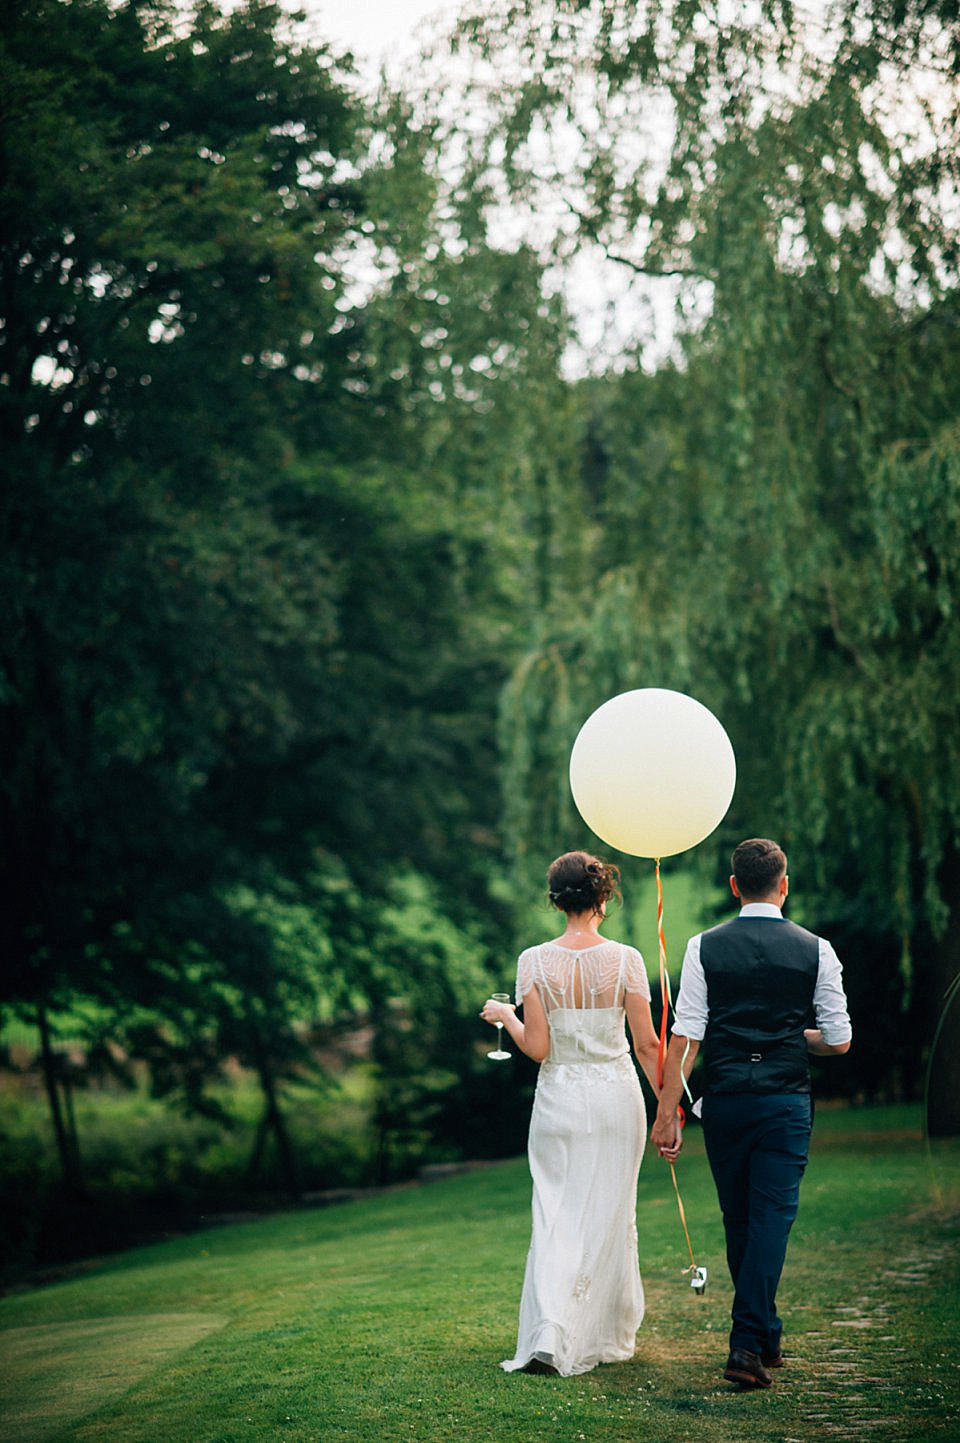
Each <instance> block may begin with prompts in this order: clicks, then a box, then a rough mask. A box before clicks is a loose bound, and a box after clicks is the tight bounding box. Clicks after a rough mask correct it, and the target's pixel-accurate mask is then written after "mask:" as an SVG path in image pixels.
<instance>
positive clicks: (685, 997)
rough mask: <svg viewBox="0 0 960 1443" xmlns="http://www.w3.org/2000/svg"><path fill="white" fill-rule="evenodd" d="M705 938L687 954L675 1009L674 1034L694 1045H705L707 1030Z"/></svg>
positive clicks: (691, 944) (696, 941)
mask: <svg viewBox="0 0 960 1443" xmlns="http://www.w3.org/2000/svg"><path fill="white" fill-rule="evenodd" d="M702 935H703V933H702V932H698V933H697V935H696V937H691V938H690V941H689V942H688V943H687V950H686V952H685V953H684V954H683V966H682V968H681V969H680V991H679V992H678V993H677V1002H676V1006H675V1007H674V1009H673V1027H672V1028H671V1031H673V1032H677V1033H679V1034H680V1036H681V1037H689V1038H691V1039H692V1040H693V1041H694V1042H702V1041H703V1036H704V1033H705V1032H706V1030H707V1016H708V1010H707V979H706V977H705V976H704V975H703V964H702V963H701V961H700V938H701V937H702ZM841 996H842V993H841Z"/></svg>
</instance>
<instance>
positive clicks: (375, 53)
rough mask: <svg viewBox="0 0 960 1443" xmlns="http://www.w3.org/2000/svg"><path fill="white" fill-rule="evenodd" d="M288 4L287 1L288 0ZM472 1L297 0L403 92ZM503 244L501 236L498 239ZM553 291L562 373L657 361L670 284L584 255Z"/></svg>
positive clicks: (326, 32)
mask: <svg viewBox="0 0 960 1443" xmlns="http://www.w3.org/2000/svg"><path fill="white" fill-rule="evenodd" d="M289 3H293V0H289ZM468 3H470V4H472V3H475V0H300V4H301V5H302V8H303V9H305V10H306V12H307V13H308V14H309V15H311V16H312V17H314V18H315V20H316V22H317V26H318V29H319V31H320V36H319V38H321V39H325V40H329V41H331V42H332V43H333V44H334V45H337V46H342V47H343V48H344V49H348V50H351V51H352V52H353V55H354V58H355V60H356V64H357V69H358V71H359V73H360V76H361V77H362V79H363V80H364V81H365V82H366V83H367V84H369V85H371V86H373V84H374V83H375V81H376V77H377V76H378V74H379V72H380V68H381V66H383V65H385V66H386V67H387V70H388V72H389V74H390V78H391V80H392V81H393V82H394V84H397V85H399V86H400V87H401V88H402V87H403V71H404V66H405V65H410V64H411V63H412V62H414V61H415V59H416V56H417V54H418V52H419V51H420V49H421V48H422V45H423V42H424V39H425V35H426V32H427V31H428V30H429V29H435V28H439V27H440V25H441V23H444V24H445V26H446V28H452V26H453V23H454V21H455V20H456V17H457V15H458V13H460V12H461V11H462V10H464V9H466V8H467V5H468ZM497 239H499V242H500V243H501V244H509V243H511V242H509V241H508V240H507V239H506V236H501V237H497ZM549 284H550V285H552V286H560V287H561V288H562V289H563V291H564V292H565V294H566V298H567V303H568V305H569V306H570V308H571V310H572V312H573V314H574V316H575V318H576V326H577V332H578V335H579V338H580V341H579V344H573V345H572V346H571V347H570V348H569V350H568V352H567V357H566V366H565V369H566V370H567V371H568V373H569V374H571V375H581V374H583V373H584V372H585V371H587V370H591V369H596V368H598V367H599V368H603V366H604V365H606V364H607V363H608V361H607V358H608V357H610V356H612V355H616V354H618V353H619V352H620V350H621V347H623V346H627V347H628V348H629V349H632V347H633V345H634V344H635V343H636V342H637V341H640V342H642V343H643V344H644V349H645V361H646V362H647V363H648V364H649V363H650V362H651V361H653V359H654V358H656V357H659V356H662V354H663V352H664V350H665V349H666V348H667V347H669V344H670V338H671V336H672V334H673V319H672V306H673V301H672V297H673V291H674V283H673V282H672V281H658V282H653V283H650V284H648V285H646V286H643V287H641V286H639V285H638V284H637V282H636V280H635V278H634V277H632V276H631V274H630V273H629V272H628V271H626V270H625V269H624V268H623V267H621V266H617V265H615V264H613V263H611V262H607V261H604V260H602V259H601V257H600V256H599V253H594V254H589V253H586V252H584V253H583V254H581V256H580V257H579V259H578V260H577V261H576V262H574V263H573V264H572V265H571V266H570V267H569V268H568V270H567V272H566V273H565V275H564V277H563V278H562V279H561V277H560V275H559V274H554V275H552V276H551V277H550V278H549Z"/></svg>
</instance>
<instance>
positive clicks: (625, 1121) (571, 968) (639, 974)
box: [500, 942, 650, 1377]
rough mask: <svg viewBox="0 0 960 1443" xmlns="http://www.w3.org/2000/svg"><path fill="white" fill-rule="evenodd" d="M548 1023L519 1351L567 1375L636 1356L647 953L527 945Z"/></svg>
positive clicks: (605, 946)
mask: <svg viewBox="0 0 960 1443" xmlns="http://www.w3.org/2000/svg"><path fill="white" fill-rule="evenodd" d="M533 987H535V988H536V989H537V992H538V993H539V994H540V998H541V1000H542V1002H543V1006H544V1010H545V1011H546V1014H547V1019H548V1021H549V1024H550V1051H549V1053H548V1055H547V1057H546V1058H545V1060H544V1061H543V1062H542V1063H541V1066H540V1075H539V1077H538V1079H537V1090H536V1096H535V1098H534V1103H533V1114H532V1116H531V1119H530V1139H529V1145H528V1151H529V1158H530V1173H531V1176H532V1178H533V1232H532V1236H531V1240H530V1251H529V1253H528V1255H527V1267H526V1273H525V1275H524V1279H523V1296H522V1298H521V1300H520V1326H519V1333H518V1336H517V1351H516V1354H515V1356H514V1357H513V1358H511V1359H510V1360H509V1361H507V1362H504V1363H501V1365H500V1366H501V1367H502V1368H504V1369H506V1371H507V1372H508V1373H509V1372H515V1371H517V1370H518V1369H521V1368H524V1367H526V1365H527V1364H528V1363H529V1362H530V1361H531V1360H532V1359H534V1358H536V1359H539V1361H540V1362H541V1363H548V1364H551V1365H552V1366H553V1367H554V1368H556V1370H557V1372H558V1373H560V1374H562V1375H563V1376H564V1377H567V1376H570V1375H571V1374H574V1373H586V1372H588V1371H589V1370H590V1369H591V1368H593V1367H595V1366H596V1364H597V1363H613V1362H622V1361H624V1360H625V1359H627V1358H632V1357H633V1351H634V1344H635V1339H636V1332H637V1329H638V1328H639V1326H640V1323H641V1320H642V1318H643V1285H642V1283H641V1281H640V1269H639V1265H638V1261H637V1227H636V1209H637V1174H638V1172H639V1169H640V1161H641V1158H642V1157H643V1147H644V1142H645V1139H646V1115H645V1112H644V1106H643V1097H642V1094H641V1091H640V1082H639V1079H638V1077H637V1073H636V1069H635V1068H634V1065H633V1061H632V1059H631V1057H630V1051H629V1048H628V1045H627V1038H626V1031H625V1028H624V1016H625V1014H624V994H625V993H626V992H639V993H641V994H642V995H643V996H644V997H647V998H649V996H650V984H649V982H648V981H647V974H646V969H645V968H644V965H643V959H642V957H641V956H640V953H639V952H638V951H637V950H636V949H635V948H633V947H625V946H623V945H622V944H621V943H619V942H601V943H599V944H598V945H596V946H593V947H587V948H585V949H583V950H580V951H573V950H572V949H570V948H566V947H562V946H559V945H558V944H557V943H554V942H545V943H543V945H542V946H540V947H530V948H528V949H527V950H526V951H525V952H523V953H521V955H520V960H519V963H518V967H517V1002H518V1004H520V1003H522V1001H523V998H524V997H525V996H527V995H528V993H529V992H530V990H531V988H533Z"/></svg>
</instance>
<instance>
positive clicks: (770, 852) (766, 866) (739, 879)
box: [730, 837, 787, 898]
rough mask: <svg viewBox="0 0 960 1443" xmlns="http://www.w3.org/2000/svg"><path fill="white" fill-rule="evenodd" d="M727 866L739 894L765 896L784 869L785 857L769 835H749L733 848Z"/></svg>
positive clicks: (771, 889)
mask: <svg viewBox="0 0 960 1443" xmlns="http://www.w3.org/2000/svg"><path fill="white" fill-rule="evenodd" d="M730 870H731V871H732V872H733V875H734V877H735V879H736V883H737V887H738V889H739V891H740V895H741V897H746V898H751V897H766V896H768V895H769V893H770V892H772V891H773V889H774V887H775V886H776V885H777V883H778V882H779V881H780V878H781V877H782V876H783V874H784V872H785V871H786V870H787V858H786V855H785V853H784V851H783V848H782V847H780V846H778V845H777V843H776V842H771V841H770V838H769V837H750V838H749V840H747V841H746V842H741V843H740V845H739V847H736V848H735V849H734V853H733V856H732V857H731V858H730Z"/></svg>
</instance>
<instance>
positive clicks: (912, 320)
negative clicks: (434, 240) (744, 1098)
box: [461, 0, 960, 1131]
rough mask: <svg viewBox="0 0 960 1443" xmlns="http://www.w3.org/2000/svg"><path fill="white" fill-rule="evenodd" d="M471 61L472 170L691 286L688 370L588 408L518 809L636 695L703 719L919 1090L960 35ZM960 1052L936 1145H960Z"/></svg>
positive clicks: (943, 775) (569, 48)
mask: <svg viewBox="0 0 960 1443" xmlns="http://www.w3.org/2000/svg"><path fill="white" fill-rule="evenodd" d="M461 37H462V43H463V44H465V45H470V46H472V47H474V48H475V49H476V50H477V51H478V52H479V53H480V54H481V55H482V57H483V59H484V61H485V62H489V61H491V60H494V59H495V60H496V64H497V73H498V74H499V75H500V76H501V77H502V78H503V84H502V87H501V88H500V89H499V90H496V89H495V90H494V92H493V95H492V98H491V101H490V104H491V119H490V125H489V127H488V129H487V130H486V131H485V133H484V134H483V135H482V136H481V137H480V138H479V139H478V141H477V142H476V144H475V145H474V146H473V147H472V149H471V152H470V156H469V162H468V164H469V167H471V168H472V170H471V173H472V174H475V175H479V174H482V173H483V172H484V170H485V169H486V170H487V171H489V170H491V169H492V168H495V167H496V163H497V156H498V155H500V156H502V162H501V163H500V164H499V167H498V173H499V175H500V177H501V181H500V185H501V189H502V190H503V191H504V192H506V191H508V190H509V191H510V192H511V193H513V194H515V195H517V196H518V197H520V198H521V199H522V200H526V201H527V202H528V203H529V204H530V205H531V207H534V206H538V205H539V206H541V207H543V206H544V203H545V199H546V198H547V197H548V196H550V195H554V196H555V195H556V194H557V192H558V191H559V192H560V193H561V194H562V195H563V196H564V197H565V199H566V201H567V202H568V205H567V210H568V212H569V213H570V214H571V215H573V216H574V218H575V226H574V225H571V226H568V227H567V228H566V229H564V230H561V232H560V233H559V238H558V241H557V249H558V251H559V252H560V253H563V252H564V250H567V251H569V249H570V248H571V247H573V246H576V245H583V244H589V245H593V246H597V247H600V248H601V249H602V250H603V251H604V252H605V253H606V254H607V255H609V256H612V257H615V258H617V259H620V260H621V261H622V262H623V263H624V264H625V265H627V266H628V267H630V268H631V269H632V270H633V271H635V272H636V273H637V274H638V275H639V276H641V277H645V278H648V279H649V278H657V277H669V278H671V279H672V283H674V284H676V285H677V286H678V287H679V291H678V295H679V302H680V305H679V318H680V331H679V336H680V341H681V346H682V349H681V350H680V352H679V354H678V356H677V357H676V358H675V360H674V361H673V362H672V363H670V364H667V365H665V366H663V367H662V368H661V370H660V373H659V374H658V375H656V376H654V377H645V376H643V375H641V374H634V375H627V376H625V377H624V378H623V380H622V381H620V382H612V381H611V382H606V383H597V384H596V385H595V386H594V387H593V389H592V391H591V393H590V394H589V395H588V396H587V397H585V399H586V402H587V406H588V408H589V409H588V419H587V422H586V427H587V435H588V438H589V443H590V448H591V449H590V451H589V453H588V454H589V461H590V468H591V474H592V475H593V477H594V480H595V484H596V486H597V487H598V489H599V492H600V497H601V501H600V510H601V515H600V526H599V530H598V536H597V541H596V547H595V551H594V555H595V557H596V562H597V566H598V571H599V573H600V579H599V580H598V581H597V582H596V583H595V584H594V586H593V587H592V588H591V590H592V597H591V598H590V599H589V600H588V602H587V610H588V616H587V619H585V620H584V621H583V622H582V623H579V624H574V625H568V626H563V625H557V626H555V627H554V629H553V631H552V633H551V634H550V635H548V636H547V637H546V638H545V640H544V643H543V645H542V646H540V647H539V648H537V649H536V650H535V651H534V652H533V653H532V654H531V656H530V658H529V659H528V660H527V661H526V662H525V663H524V664H523V666H522V667H521V669H520V670H519V671H518V672H517V674H516V676H515V679H514V681H513V683H512V684H511V689H510V691H509V693H508V696H507V703H506V718H507V728H508V730H507V738H508V750H509V756H510V776H511V782H512V791H513V793H514V794H517V793H519V794H520V795H524V779H527V778H529V777H530V776H531V775H532V774H533V773H535V772H537V771H543V770H545V768H544V766H543V765H542V763H543V762H545V761H546V759H547V757H548V756H549V757H550V758H551V760H552V770H553V772H554V773H555V774H556V773H558V772H559V771H560V770H561V768H562V761H563V760H565V753H566V751H567V749H568V747H569V744H570V740H571V738H572V736H573V735H574V734H575V730H576V727H577V726H578V725H579V723H580V721H582V719H583V718H584V717H585V715H586V714H587V713H588V712H589V710H590V709H591V707H592V706H594V705H596V704H597V702H598V701H599V700H601V699H602V698H603V697H604V696H605V695H608V694H609V693H610V692H611V691H615V690H618V689H620V688H621V687H624V686H630V685H643V684H659V685H674V686H677V687H679V688H681V689H683V690H688V691H692V692H693V693H694V694H695V695H697V696H698V697H700V698H701V699H702V700H703V701H705V702H706V703H707V704H708V705H710V706H712V707H713V709H714V710H715V711H717V712H718V714H719V715H720V716H721V717H722V719H723V720H724V722H725V724H726V725H727V727H728V729H729V730H730V732H731V735H732V737H733V740H734V744H735V747H736V750H737V753H738V757H739V759H740V779H739V784H738V792H737V797H736V800H735V804H734V810H733V811H732V812H731V816H730V822H729V828H728V831H729V830H742V829H743V828H744V827H746V828H747V829H748V830H749V831H751V832H754V833H756V832H761V833H762V832H764V831H768V832H771V833H773V834H774V835H781V836H783V837H784V839H785V842H786V845H787V847H788V850H789V851H790V853H791V857H792V858H793V860H794V865H795V867H796V871H797V874H798V875H799V876H800V877H802V878H803V885H804V888H805V889H808V891H809V894H810V899H809V904H808V911H807V914H806V915H807V916H808V917H809V918H811V919H816V920H819V921H820V922H822V923H824V924H825V925H830V924H836V927H838V928H840V930H841V932H842V934H843V938H844V940H845V942H846V945H847V955H848V957H849V958H850V959H851V974H852V981H853V985H854V989H855V990H857V991H859V992H862V993H863V994H864V995H865V996H866V995H867V989H868V987H870V988H872V989H873V993H872V995H873V996H876V995H877V992H878V990H880V991H882V994H883V995H884V996H885V997H886V998H888V999H889V1000H890V1003H891V1004H892V1006H893V1008H894V1009H895V1010H894V1015H893V1016H892V1017H890V1016H889V1014H888V1025H887V1029H886V1032H885V1034H884V1038H883V1043H882V1044H881V1047H880V1049H879V1050H878V1052H877V1054H876V1055H875V1056H874V1057H873V1058H871V1060H870V1063H869V1066H866V1067H865V1074H866V1075H870V1076H873V1078H874V1079H876V1077H877V1075H878V1072H879V1064H880V1059H881V1054H882V1050H883V1048H884V1047H888V1046H889V1044H891V1043H892V1045H893V1049H894V1052H895V1054H896V1057H897V1066H898V1068H899V1083H900V1085H903V1086H906V1087H908V1088H909V1089H910V1090H913V1091H916V1089H917V1086H918V1082H919V1077H918V1071H919V1066H918V1064H919V1053H920V1048H919V1047H918V1046H917V1043H918V1042H921V1041H922V1042H923V1043H925V1044H926V1045H927V1046H929V1043H930V1039H931V1038H932V1036H933V1032H934V1029H935V1027H936V1025H937V1022H938V1019H939V1017H940V1012H941V1008H942V1006H943V1003H944V999H945V995H946V992H947V988H948V986H949V984H950V982H951V980H952V978H953V976H954V974H955V971H956V967H957V957H956V954H955V950H954V947H953V943H952V940H951V939H952V938H953V937H955V936H956V933H957V924H958V921H960V918H958V917H957V914H956V905H957V895H958V892H957V881H956V876H955V873H956V861H957V838H958V835H960V792H958V790H957V788H956V787H955V786H954V785H953V784H952V783H951V782H950V781H949V780H947V778H948V777H950V776H953V775H954V772H953V770H952V768H951V766H950V763H951V761H952V760H953V755H954V746H955V728H954V725H953V722H952V721H951V718H952V717H953V716H955V714H956V710H957V705H958V702H960V697H958V695H957V693H956V688H955V679H956V677H957V676H958V675H960V669H958V661H960V657H958V652H957V645H958V634H957V630H956V622H955V616H954V611H955V597H956V577H955V572H954V563H953V561H952V560H951V559H950V557H951V556H952V555H955V551H953V550H951V548H952V547H954V546H955V536H954V530H953V526H954V522H953V517H954V513H955V510H956V505H957V490H956V478H957V459H956V458H957V429H956V425H957V417H958V415H960V392H958V386H957V377H958V374H960V371H958V367H957V342H956V336H957V329H956V316H957V273H958V259H960V253H958V246H957V231H956V225H955V207H956V197H957V194H958V181H960V176H958V161H957V157H958V154H960V147H958V145H957V138H958V133H960V113H958V108H957V103H956V96H957V91H956V86H955V85H952V86H951V83H950V79H951V76H952V77H954V78H955V77H956V74H957V68H958V38H960V32H958V27H957V24H956V16H955V13H954V11H953V9H952V7H946V6H928V5H917V6H912V5H899V6H896V7H890V6H887V5H883V4H881V5H876V6H871V7H869V8H868V10H867V11H864V9H863V7H859V6H858V7H856V8H854V7H852V6H846V5H839V6H836V7H834V8H833V9H832V10H831V11H830V12H827V14H826V16H825V18H824V21H823V25H822V26H820V25H819V24H814V25H811V24H809V23H808V21H807V17H806V14H805V12H804V13H803V14H801V12H799V11H795V10H794V9H793V8H792V7H790V6H781V5H778V4H773V5H762V6H760V7H758V9H757V13H756V15H752V16H751V17H750V20H749V23H748V22H747V21H746V19H744V20H743V21H739V20H731V21H728V20H727V19H726V18H723V17H718V15H717V14H716V13H715V12H714V11H713V10H711V9H709V7H703V6H673V7H669V8H668V9H667V10H666V11H664V10H663V8H662V7H646V6H644V5H639V4H635V3H632V0H631V3H626V0H625V3H623V4H615V5H602V6H601V5H599V4H597V5H592V4H587V5H582V4H575V5H574V4H566V3H521V4H516V5H510V6H503V7H499V8H497V9H495V10H494V11H493V12H492V13H489V14H484V15H483V16H479V15H478V16H476V17H475V18H473V19H468V20H467V21H466V22H465V23H464V25H463V26H462V27H461ZM484 73H486V72H484ZM514 82H516V83H514ZM658 107H659V110H658ZM658 113H659V114H660V115H661V116H663V117H664V118H665V120H666V122H667V135H668V138H667V141H666V143H663V142H660V141H658V140H657V138H656V137H654V136H650V134H649V128H648V129H647V130H645V129H644V127H643V124H642V121H643V118H644V116H645V115H646V116H649V115H652V114H658ZM571 129H574V130H575V131H576V135H577V140H578V145H577V147H576V148H575V149H574V151H573V155H572V159H571V160H570V162H569V165H568V166H567V167H566V169H561V168H560V167H559V166H552V165H551V159H550V157H551V151H550V142H551V140H557V139H558V137H559V139H561V140H562V139H563V136H564V135H565V134H569V132H570V131H571ZM658 144H659V145H660V149H659V150H658ZM498 148H499V149H498ZM560 148H561V149H562V147H560ZM568 154H569V152H568ZM545 157H546V159H545ZM598 458H599V459H598ZM934 516H936V517H937V522H936V523H934V521H933V517H934ZM934 531H936V533H937V534H936V535H934V534H933V533H934ZM934 677H936V678H937V680H936V682H934V681H933V678H934ZM548 716H549V717H553V718H555V719H557V720H555V721H554V724H553V727H552V729H547V728H546V727H545V723H544V718H545V717H548ZM941 762H943V764H944V765H943V767H942V768H941V765H940V763H941ZM563 806H564V808H567V807H568V803H566V802H564V803H563ZM534 812H535V814H536V816H537V818H538V821H539V822H540V824H541V825H542V821H543V815H544V813H543V808H542V806H540V807H539V808H534ZM520 820H522V819H520ZM530 830H531V829H530V827H529V825H528V826H527V827H526V831H527V833H528V835H529V832H530ZM726 835H727V833H726V832H725V833H724V834H723V838H722V840H724V841H725V840H726ZM878 973H879V976H878ZM868 979H869V982H868ZM914 983H915V985H914ZM901 1000H902V1005H903V1006H904V1008H905V1009H906V1012H905V1013H904V1014H901V1013H900V1012H899V1010H898V1003H899V1002H901ZM954 1011H955V1009H954ZM957 1026H960V1021H958V1019H957V1017H956V1016H952V1017H951V1019H950V1020H949V1024H948V1026H947V1028H946V1030H945V1031H944V1033H943V1034H942V1037H941V1042H940V1045H939V1050H938V1055H937V1058H936V1059H935V1060H936V1063H937V1072H938V1076H937V1079H936V1082H937V1086H936V1087H935V1091H934V1106H933V1107H932V1109H931V1114H930V1118H929V1122H930V1126H931V1129H932V1130H939V1131H945V1130H956V1129H957V1127H958V1126H960V1113H958V1112H957V1108H956V1102H955V1099H956V1098H957V1096H958V1095H960V1076H958V1075H957V1073H956V1071H955V1068H956V1066H957V1065H958V1064H956V1062H955V1059H956V1058H957V1057H958V1056H960V1053H958V1051H957V1048H956V1046H955V1045H951V1042H950V1038H951V1037H953V1038H954V1041H955V1034H954V1032H953V1031H952V1029H953V1028H956V1027H957ZM904 1027H906V1028H907V1030H906V1032H904ZM862 1045H863V1044H862V1043H860V1042H859V1040H858V1047H859V1046H862ZM871 1050H872V1049H871V1048H870V1044H869V1041H868V1042H867V1044H866V1051H867V1052H868V1054H869V1053H870V1051H871ZM951 1058H952V1059H954V1061H950V1060H948V1059H951ZM888 1072H889V1068H888ZM893 1085H897V1076H896V1073H894V1077H893Z"/></svg>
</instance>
